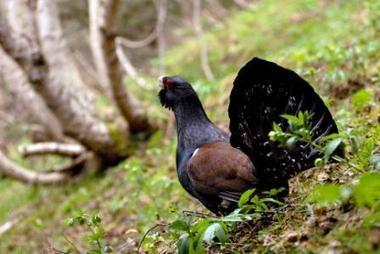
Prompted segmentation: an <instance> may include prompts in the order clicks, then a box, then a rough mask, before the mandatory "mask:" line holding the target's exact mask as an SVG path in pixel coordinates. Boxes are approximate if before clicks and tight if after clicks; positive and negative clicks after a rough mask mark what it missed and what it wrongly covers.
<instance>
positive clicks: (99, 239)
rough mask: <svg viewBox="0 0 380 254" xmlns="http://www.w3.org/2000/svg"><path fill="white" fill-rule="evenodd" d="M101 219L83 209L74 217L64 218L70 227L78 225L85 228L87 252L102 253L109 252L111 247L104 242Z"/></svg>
mask: <svg viewBox="0 0 380 254" xmlns="http://www.w3.org/2000/svg"><path fill="white" fill-rule="evenodd" d="M101 222H102V219H101V217H100V216H99V215H98V214H93V215H92V216H89V215H87V214H85V213H84V212H83V211H79V214H78V215H77V216H75V217H72V218H69V219H67V220H66V224H67V225H68V226H70V227H73V226H76V225H80V226H85V227H86V228H87V232H86V233H85V235H84V236H85V239H86V242H87V243H88V244H89V247H90V250H88V251H87V253H89V254H103V253H110V252H111V251H112V249H111V248H110V247H109V246H108V245H107V244H105V243H104V236H105V231H104V229H103V227H102V225H101Z"/></svg>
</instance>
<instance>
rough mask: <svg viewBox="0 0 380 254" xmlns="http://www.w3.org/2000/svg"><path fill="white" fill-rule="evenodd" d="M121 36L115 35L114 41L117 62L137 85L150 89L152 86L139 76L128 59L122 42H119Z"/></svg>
mask: <svg viewBox="0 0 380 254" xmlns="http://www.w3.org/2000/svg"><path fill="white" fill-rule="evenodd" d="M122 39H123V38H121V37H116V39H115V43H116V55H117V58H118V59H119V62H120V64H121V66H122V67H123V69H124V70H125V72H126V73H127V74H128V76H129V77H131V78H132V79H133V80H134V81H135V82H136V83H137V84H138V85H139V86H141V87H142V88H144V89H147V90H152V87H151V86H149V84H148V83H147V82H146V80H145V79H144V78H142V77H140V76H139V75H138V73H137V70H136V69H135V67H134V66H133V65H132V63H131V61H129V58H128V56H127V55H126V54H125V52H124V50H123V48H122V43H121V42H120V41H121V40H122Z"/></svg>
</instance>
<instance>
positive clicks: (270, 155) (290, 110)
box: [228, 58, 338, 186]
mask: <svg viewBox="0 0 380 254" xmlns="http://www.w3.org/2000/svg"><path fill="white" fill-rule="evenodd" d="M300 111H302V112H306V111H307V112H309V113H310V115H311V117H310V124H311V130H312V138H313V140H317V139H319V138H320V137H323V136H326V135H329V134H331V133H337V132H338V129H337V126H336V124H335V122H334V120H333V118H332V116H331V114H330V112H329V110H328V109H327V107H326V106H325V104H324V103H323V101H322V100H321V98H320V97H319V96H318V95H317V94H316V93H315V91H314V89H313V88H312V87H311V86H310V85H309V84H308V83H307V82H306V81H305V80H303V79H302V78H301V77H299V76H298V75H297V74H296V73H295V72H293V71H291V70H288V69H285V68H283V67H281V66H278V65H277V64H275V63H272V62H268V61H265V60H262V59H259V58H253V59H252V60H251V61H250V62H248V63H247V64H246V65H245V66H244V67H243V68H241V70H240V71H239V73H238V76H237V78H236V79H235V81H234V87H233V89H232V92H231V96H230V105H229V109H228V114H229V117H230V131H231V140H230V141H231V144H232V146H234V147H238V148H240V149H241V150H242V151H243V152H245V153H246V154H247V155H248V156H249V157H250V158H251V160H252V161H253V163H254V164H255V167H256V168H257V170H258V174H259V178H260V179H261V180H262V181H264V182H265V185H268V186H278V185H279V184H281V183H287V180H288V179H289V178H290V177H292V176H294V174H296V173H297V172H299V171H301V170H305V169H307V168H310V167H312V166H313V165H314V160H315V159H316V158H317V157H318V156H320V154H319V153H318V152H317V151H315V150H314V149H313V147H312V146H310V145H308V144H306V143H304V144H299V145H298V146H297V147H296V148H295V149H291V150H289V149H287V148H285V147H278V145H277V144H275V143H274V142H272V141H270V140H269V137H268V133H269V132H270V131H271V130H272V126H273V123H274V122H275V123H278V124H279V125H280V126H282V127H283V128H284V129H286V128H288V127H289V126H288V124H287V121H286V120H285V119H284V118H282V117H281V115H283V114H288V115H296V114H298V112H300Z"/></svg>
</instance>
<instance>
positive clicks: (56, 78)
mask: <svg viewBox="0 0 380 254" xmlns="http://www.w3.org/2000/svg"><path fill="white" fill-rule="evenodd" d="M2 7H4V5H2ZM5 7H6V8H2V9H1V15H0V16H1V22H0V25H1V28H0V43H1V44H2V45H3V46H4V48H5V49H6V50H7V52H8V53H9V54H10V55H11V56H12V57H13V58H14V59H15V60H16V61H17V63H18V64H19V65H20V66H21V67H22V68H23V69H24V71H25V73H26V74H27V76H28V78H29V81H30V83H31V84H32V85H33V88H34V89H35V90H36V91H37V92H38V93H39V94H40V95H41V96H42V97H43V99H44V101H45V102H46V104H47V105H48V107H49V108H50V110H51V111H52V112H53V113H54V114H55V116H56V117H57V118H58V120H59V122H60V123H61V125H62V127H63V130H64V132H65V134H67V135H68V136H70V137H73V138H74V139H76V140H78V141H79V142H81V143H82V144H83V145H85V146H86V147H87V148H89V149H90V150H92V151H94V152H95V153H96V154H98V155H100V157H101V158H103V159H104V160H106V161H115V160H118V159H120V158H123V157H125V156H126V152H125V151H126V145H127V140H128V129H127V126H126V125H125V124H122V125H121V127H120V126H115V124H108V125H107V124H106V123H105V122H103V121H102V120H101V119H100V118H99V116H97V114H96V112H95V108H94V107H93V102H92V101H91V99H90V96H89V94H90V91H89V89H88V88H87V87H86V86H85V85H84V82H83V80H82V79H81V77H80V74H79V71H78V69H77V68H76V66H75V64H74V61H73V59H72V56H71V54H70V51H69V50H68V49H67V46H66V41H65V39H64V37H63V32H62V27H61V24H60V21H59V17H58V11H57V8H56V2H55V1H50V0H38V1H36V0H34V1H33V0H10V1H8V4H7V5H6V6H5ZM4 9H5V12H4ZM4 17H7V18H8V19H7V20H8V24H9V25H8V26H7V23H6V22H4ZM9 28H10V30H9ZM10 35H11V38H12V40H9V36H10ZM119 127H120V128H119Z"/></svg>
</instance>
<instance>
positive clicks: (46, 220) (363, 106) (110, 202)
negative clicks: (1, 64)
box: [0, 0, 380, 253]
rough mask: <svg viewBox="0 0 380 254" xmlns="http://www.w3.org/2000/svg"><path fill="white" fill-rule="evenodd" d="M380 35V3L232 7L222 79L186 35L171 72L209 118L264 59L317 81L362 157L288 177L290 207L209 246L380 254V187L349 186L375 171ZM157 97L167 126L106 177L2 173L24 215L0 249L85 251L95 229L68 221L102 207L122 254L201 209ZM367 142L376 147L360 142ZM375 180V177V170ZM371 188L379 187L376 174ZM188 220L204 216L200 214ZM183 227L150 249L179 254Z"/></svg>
mask: <svg viewBox="0 0 380 254" xmlns="http://www.w3.org/2000/svg"><path fill="white" fill-rule="evenodd" d="M379 36H380V4H379V3H378V1H375V0H366V1H354V0H350V1H338V0H337V1H322V0H321V1H313V0H308V1H301V0H296V1H291V0H286V1H281V2H279V1H274V0H268V1H257V3H255V4H254V5H252V8H251V9H248V10H241V11H236V12H234V13H232V14H231V15H229V16H228V17H225V19H224V20H223V22H221V23H220V24H219V25H218V26H216V27H215V28H213V29H212V30H211V31H209V32H208V33H207V34H206V39H207V42H208V46H209V54H210V64H211V67H212V70H213V71H214V73H215V74H216V79H215V80H214V81H207V80H206V79H205V77H204V75H203V73H202V71H201V69H200V60H199V46H198V43H197V40H196V39H195V38H186V39H184V40H183V43H182V44H180V45H178V46H176V47H174V48H171V49H170V50H169V51H168V52H167V54H166V55H165V63H166V67H167V72H168V73H173V74H174V73H176V74H177V73H178V74H181V75H183V76H185V77H186V78H187V79H189V80H190V81H191V82H192V83H194V87H195V89H196V90H197V92H198V93H199V94H200V97H201V99H202V101H203V102H204V104H205V106H206V109H207V111H208V112H209V115H210V117H211V119H213V120H215V122H217V123H218V124H221V125H223V126H228V119H227V114H226V112H227V111H226V109H227V105H228V96H229V92H227V91H229V90H230V89H231V84H232V81H233V78H234V76H235V75H236V72H237V70H238V69H239V68H240V66H241V65H242V64H244V63H245V62H246V61H247V60H249V59H250V58H252V57H253V56H259V57H262V58H266V59H268V60H272V61H275V62H277V63H279V64H281V65H283V66H286V67H288V68H291V69H294V70H296V71H297V72H298V73H299V74H301V75H302V76H303V77H304V78H305V79H306V80H308V81H309V82H310V83H311V84H313V86H314V87H315V88H316V90H317V91H318V92H319V93H320V94H321V95H322V96H323V97H324V99H325V101H326V102H327V103H328V104H329V105H330V108H331V109H332V111H333V113H334V116H335V118H336V119H337V122H338V125H339V128H340V130H341V131H342V132H350V135H351V136H352V137H354V138H355V139H357V142H358V145H359V148H360V149H359V151H358V152H356V153H354V152H352V151H348V152H349V154H348V159H349V160H350V161H351V162H352V163H355V164H358V165H360V170H356V169H353V168H352V167H350V166H347V165H333V166H326V167H324V168H322V169H317V170H313V171H307V172H305V173H303V174H301V175H299V176H298V177H296V178H295V179H293V180H292V184H291V186H292V194H291V195H290V196H289V198H288V200H287V204H289V207H286V208H284V210H282V211H281V212H279V213H278V214H277V215H276V216H274V217H273V218H271V219H270V220H258V221H255V222H254V223H251V224H250V225H248V226H245V225H243V226H242V225H238V226H237V228H236V227H235V228H231V229H229V230H228V231H227V233H228V237H229V239H230V241H229V242H228V243H227V244H225V245H223V246H219V245H218V244H211V246H209V247H207V249H208V250H209V251H210V252H214V253H251V252H257V253H271V252H275V253H278V252H298V253H321V252H324V251H325V252H327V251H329V250H340V251H342V252H345V253H348V252H351V253H369V252H379V249H378V247H379V244H380V236H379V235H380V233H379V222H380V215H379V214H380V210H379V209H380V208H379V207H380V206H379V202H378V199H379V196H378V194H377V193H378V192H377V193H375V194H374V200H375V201H374V202H372V203H370V204H368V203H366V202H364V203H363V202H361V201H357V200H361V199H364V200H365V198H366V197H367V195H366V193H367V192H368V190H367V191H364V192H363V191H362V192H363V193H364V194H363V195H362V197H361V198H360V195H359V196H357V195H358V194H355V190H356V191H357V189H355V188H354V187H352V186H356V185H355V184H357V183H358V182H359V183H360V181H363V178H361V177H362V176H363V177H365V176H367V175H368V174H370V173H368V172H369V171H370V170H372V171H373V170H374V169H373V167H372V166H370V164H369V163H368V159H369V155H368V153H369V154H371V153H375V152H377V153H378V152H379V145H380V127H379V119H378V116H379V115H380V108H379V90H380V76H379V73H380V62H379V60H378V59H380V50H379V49H380V41H379V40H378V38H379ZM151 64H152V66H154V65H155V64H156V62H155V61H152V63H151ZM147 78H148V79H151V80H154V79H155V78H152V77H147ZM134 90H135V91H137V88H136V87H135V88H134ZM155 93H156V92H151V93H149V94H148V93H145V94H143V95H142V97H143V98H144V99H145V101H146V103H147V104H149V107H150V108H151V109H152V112H153V113H151V114H152V115H153V117H156V118H157V119H158V121H159V122H160V123H161V124H162V128H161V131H159V132H157V133H156V134H155V135H154V136H153V137H152V138H151V139H150V141H149V143H147V144H145V145H144V147H143V148H141V149H140V150H139V152H138V153H137V154H136V155H135V156H133V157H131V158H130V159H129V160H127V161H125V162H123V163H121V164H120V165H118V166H117V167H115V168H113V169H110V170H108V171H107V172H105V173H104V174H103V175H87V176H84V177H83V178H81V179H78V180H77V181H76V182H74V183H70V184H68V185H61V186H51V187H36V186H30V185H24V184H20V183H17V182H14V181H11V180H8V179H1V181H0V193H1V195H0V204H1V205H0V223H4V222H5V221H6V220H7V219H9V216H11V215H12V214H14V213H17V212H20V213H22V214H23V216H21V217H20V220H19V221H18V222H17V224H16V226H14V228H12V229H11V230H10V231H8V232H6V233H5V234H4V235H2V236H1V241H0V250H1V251H0V252H2V253H4V252H6V253H41V252H42V251H41V250H48V249H49V248H50V249H51V248H52V247H54V248H56V249H59V250H63V251H71V252H72V253H74V252H75V249H78V250H80V251H85V250H89V249H91V248H93V245H92V242H91V241H92V240H91V239H93V238H91V237H90V238H89V236H93V232H92V233H91V232H90V231H89V229H88V227H86V226H85V225H80V224H79V225H74V226H69V225H67V223H66V222H67V219H69V218H75V217H77V216H78V214H81V213H82V212H83V213H86V214H88V215H90V216H91V215H94V214H99V216H100V218H101V219H102V221H101V225H102V228H103V229H104V232H105V235H104V236H103V237H102V238H101V240H102V243H103V244H105V245H108V246H110V247H111V248H112V249H113V250H114V251H117V250H119V249H120V248H122V247H123V246H124V247H125V248H124V250H125V252H127V251H126V250H128V251H130V252H131V253H132V252H133V250H136V248H137V245H138V242H139V241H140V240H141V238H142V236H143V235H144V234H145V232H147V230H148V229H150V228H151V227H153V226H154V225H156V224H160V225H164V224H170V223H172V222H173V221H175V220H177V218H178V216H180V215H181V214H182V211H183V210H194V211H198V212H205V210H204V209H203V208H202V207H201V206H200V205H199V204H198V203H197V202H196V201H194V200H193V199H192V198H190V197H189V195H187V194H186V193H185V192H184V190H183V189H182V188H181V186H180V184H179V183H178V180H177V178H176V172H175V161H174V158H175V156H174V155H175V145H176V141H175V132H174V131H173V122H172V118H171V117H168V115H169V114H167V112H165V111H164V110H163V109H161V108H160V106H159V105H158V101H157V99H156V94H155ZM167 120H168V121H167ZM165 122H168V126H167V125H166V124H164V123H165ZM368 140H372V141H373V142H372V143H373V145H371V147H370V148H368V147H369V146H370V145H367V146H368V147H367V149H364V148H366V144H368V143H369V142H370V141H368ZM366 142H367V143H366ZM349 149H353V148H352V146H349ZM24 163H26V162H24ZM26 165H29V164H26ZM363 174H364V175H363ZM369 178H371V179H372V178H373V179H377V175H370V177H369ZM365 179H367V180H365V181H364V182H366V181H368V177H367V178H365ZM367 185H370V184H369V183H368V182H367V184H365V186H367ZM321 186H325V187H321ZM373 186H375V187H374V188H378V185H376V181H375V183H374V184H373ZM337 188H338V189H339V188H348V189H349V190H351V191H352V193H354V194H350V198H351V199H349V200H343V199H342V198H341V196H340V195H341V194H340V191H337ZM339 190H340V189H339ZM333 191H335V193H337V194H336V195H335V196H333V197H331V200H332V202H327V203H326V202H325V201H326V200H324V199H323V198H321V197H326V196H327V194H331V193H332V192H333ZM362 192H360V191H359V193H362ZM310 193H312V194H314V197H313V196H311V197H310V195H311V194H310ZM309 194H310V195H309ZM363 197H364V198H363ZM331 200H330V201H331ZM324 202H325V203H324ZM192 220H193V221H199V220H201V219H198V218H197V217H196V216H193V217H192ZM248 224H249V223H248ZM162 229H165V230H166V232H162ZM95 230H97V228H95ZM179 233H180V232H179V231H175V230H174V231H173V230H171V229H168V228H167V227H163V226H162V227H161V226H158V227H157V228H156V229H155V230H152V231H151V232H150V233H149V234H148V235H147V237H146V239H145V241H144V245H143V248H144V249H145V250H148V251H150V253H159V252H160V251H166V253H172V252H174V250H175V248H176V247H175V246H176V244H177V240H178V236H179V235H180V234H179ZM127 253H128V252H127Z"/></svg>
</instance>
